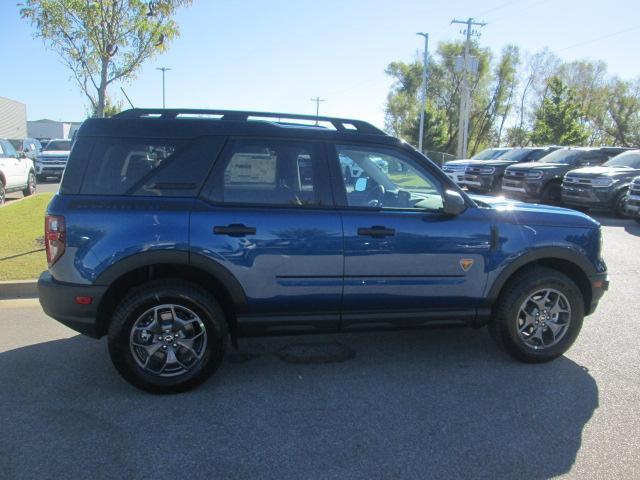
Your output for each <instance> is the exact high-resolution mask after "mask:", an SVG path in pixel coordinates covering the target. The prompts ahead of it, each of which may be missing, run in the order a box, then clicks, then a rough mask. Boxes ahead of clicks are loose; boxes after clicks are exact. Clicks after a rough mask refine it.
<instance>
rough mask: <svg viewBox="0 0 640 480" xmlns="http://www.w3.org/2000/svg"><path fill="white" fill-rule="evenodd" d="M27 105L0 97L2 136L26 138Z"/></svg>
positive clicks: (0, 127)
mask: <svg viewBox="0 0 640 480" xmlns="http://www.w3.org/2000/svg"><path fill="white" fill-rule="evenodd" d="M26 136H27V106H26V105H25V104H24V103H20V102H16V101H15V100H11V99H9V98H4V97H0V138H26Z"/></svg>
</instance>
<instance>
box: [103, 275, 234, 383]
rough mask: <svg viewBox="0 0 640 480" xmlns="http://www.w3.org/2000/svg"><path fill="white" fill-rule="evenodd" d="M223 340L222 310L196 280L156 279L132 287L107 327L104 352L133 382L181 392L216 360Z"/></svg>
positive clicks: (223, 346)
mask: <svg viewBox="0 0 640 480" xmlns="http://www.w3.org/2000/svg"><path fill="white" fill-rule="evenodd" d="M226 344H227V323H226V319H225V315H224V313H223V311H222V309H221V308H220V306H219V305H218V304H217V302H216V300H215V299H214V298H213V296H211V295H210V294H209V293H207V292H206V291H204V290H203V289H201V288H200V287H198V286H197V285H194V284H191V283H188V282H184V281H181V280H157V281H153V282H150V283H148V284H146V285H144V286H142V287H141V288H139V289H137V290H134V291H133V292H132V293H131V294H130V295H129V296H127V297H126V298H125V299H124V300H123V301H122V302H121V303H120V305H119V306H118V307H117V309H116V312H115V314H114V317H113V321H112V323H111V325H110V327H109V354H110V355H111V360H112V362H113V364H114V366H115V367H116V369H117V370H118V372H119V373H120V374H121V375H122V376H123V377H124V378H125V380H127V381H128V382H129V383H131V384H132V385H134V386H136V387H138V388H141V389H143V390H146V391H149V392H153V393H175V392H183V391H186V390H189V389H191V388H194V387H196V386H197V385H199V384H201V383H202V382H204V381H205V380H206V379H207V378H208V377H209V376H210V375H211V374H212V373H213V372H214V371H215V370H216V369H217V368H218V366H219V365H220V363H221V362H222V359H223V357H224V352H225V349H226Z"/></svg>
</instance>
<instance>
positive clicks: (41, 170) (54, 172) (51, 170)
mask: <svg viewBox="0 0 640 480" xmlns="http://www.w3.org/2000/svg"><path fill="white" fill-rule="evenodd" d="M65 168H66V165H62V166H60V165H47V164H46V163H36V175H49V176H52V177H60V176H62V174H63V173H64V169H65Z"/></svg>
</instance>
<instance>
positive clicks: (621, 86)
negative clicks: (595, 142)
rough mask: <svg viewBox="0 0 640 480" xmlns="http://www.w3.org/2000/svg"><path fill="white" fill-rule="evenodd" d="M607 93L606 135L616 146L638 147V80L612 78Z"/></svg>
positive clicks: (639, 130)
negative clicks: (629, 80)
mask: <svg viewBox="0 0 640 480" xmlns="http://www.w3.org/2000/svg"><path fill="white" fill-rule="evenodd" d="M608 92H609V94H608V101H607V122H606V126H605V128H606V130H607V133H608V134H609V135H610V136H611V138H612V139H613V143H615V144H617V145H621V146H624V147H640V79H638V80H636V81H634V82H627V81H624V80H620V79H619V78H614V79H613V80H611V82H610V85H609V87H608Z"/></svg>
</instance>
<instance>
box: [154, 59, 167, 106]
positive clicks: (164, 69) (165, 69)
mask: <svg viewBox="0 0 640 480" xmlns="http://www.w3.org/2000/svg"><path fill="white" fill-rule="evenodd" d="M156 70H160V71H161V72H162V108H166V102H165V91H164V74H165V72H167V71H169V70H171V69H170V68H167V67H157V68H156Z"/></svg>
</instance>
